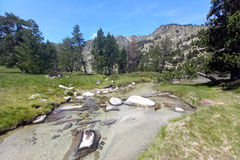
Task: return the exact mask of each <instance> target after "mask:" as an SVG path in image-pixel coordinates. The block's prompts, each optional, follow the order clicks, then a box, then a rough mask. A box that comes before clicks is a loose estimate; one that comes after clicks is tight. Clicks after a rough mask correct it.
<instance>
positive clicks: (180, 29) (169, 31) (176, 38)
mask: <svg viewBox="0 0 240 160" xmlns="http://www.w3.org/2000/svg"><path fill="white" fill-rule="evenodd" d="M204 28H206V27H205V26H200V25H178V24H169V25H161V26H159V27H158V28H157V29H156V30H155V31H154V32H153V33H152V34H150V35H148V36H135V35H133V36H127V37H124V36H121V35H118V36H115V39H116V41H117V43H118V44H119V46H120V47H124V48H125V49H127V50H128V49H129V47H131V43H136V44H137V47H138V50H140V51H141V52H143V51H146V50H148V49H149V47H150V46H151V45H153V46H155V45H157V44H159V43H160V41H161V40H162V39H163V38H164V37H166V36H168V37H169V38H170V39H171V40H172V42H173V44H172V45H173V46H172V47H173V48H174V49H177V48H179V49H181V50H182V51H183V53H184V55H186V54H188V53H189V51H190V50H191V42H192V40H193V39H194V38H196V35H197V33H198V31H199V30H201V29H204ZM92 42H93V40H89V41H87V42H86V46H85V47H84V49H83V54H84V55H85V58H86V61H87V64H88V65H87V68H88V70H89V71H90V72H91V71H92V69H91V63H90V62H91V56H90V52H91V44H92Z"/></svg>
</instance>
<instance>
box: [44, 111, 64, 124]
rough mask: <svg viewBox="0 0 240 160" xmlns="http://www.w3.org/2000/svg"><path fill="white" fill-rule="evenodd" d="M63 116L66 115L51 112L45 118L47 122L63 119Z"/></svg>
mask: <svg viewBox="0 0 240 160" xmlns="http://www.w3.org/2000/svg"><path fill="white" fill-rule="evenodd" d="M64 117H66V115H65V114H64V113H63V112H61V113H53V114H50V115H49V116H48V118H47V122H53V121H58V120H60V119H63V118H64Z"/></svg>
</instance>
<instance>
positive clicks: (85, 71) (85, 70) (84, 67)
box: [81, 58, 87, 74]
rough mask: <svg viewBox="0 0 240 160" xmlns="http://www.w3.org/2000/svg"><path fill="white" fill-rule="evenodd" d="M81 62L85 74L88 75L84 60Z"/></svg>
mask: <svg viewBox="0 0 240 160" xmlns="http://www.w3.org/2000/svg"><path fill="white" fill-rule="evenodd" d="M81 61H82V64H83V69H84V73H85V74H87V67H86V62H85V61H84V60H83V58H81Z"/></svg>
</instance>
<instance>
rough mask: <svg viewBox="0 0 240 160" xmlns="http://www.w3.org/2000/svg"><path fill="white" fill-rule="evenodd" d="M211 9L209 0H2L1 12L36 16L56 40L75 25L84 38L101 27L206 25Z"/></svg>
mask: <svg viewBox="0 0 240 160" xmlns="http://www.w3.org/2000/svg"><path fill="white" fill-rule="evenodd" d="M209 9H210V0H0V15H3V14H4V13H5V12H12V13H14V14H15V15H17V16H19V17H20V18H23V19H33V20H35V21H36V23H37V24H38V25H39V28H40V31H41V32H42V33H43V36H44V38H45V39H48V40H50V41H52V42H56V43H58V42H61V41H62V39H63V38H65V37H67V36H71V32H72V29H73V26H74V25H76V24H78V25H79V26H80V29H81V32H82V33H83V36H84V38H85V40H89V39H91V38H93V37H94V35H95V34H96V32H97V30H98V29H99V28H100V27H101V28H102V29H103V31H104V32H105V33H107V32H110V33H111V34H113V35H124V36H130V35H149V34H151V33H152V32H154V30H155V29H156V28H157V27H159V26H160V25H162V24H169V23H178V24H204V23H205V21H206V15H207V13H208V11H209Z"/></svg>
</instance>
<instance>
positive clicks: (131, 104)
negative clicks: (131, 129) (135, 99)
mask: <svg viewBox="0 0 240 160" xmlns="http://www.w3.org/2000/svg"><path fill="white" fill-rule="evenodd" d="M123 104H125V105H128V106H134V103H132V102H130V101H124V102H123Z"/></svg>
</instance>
